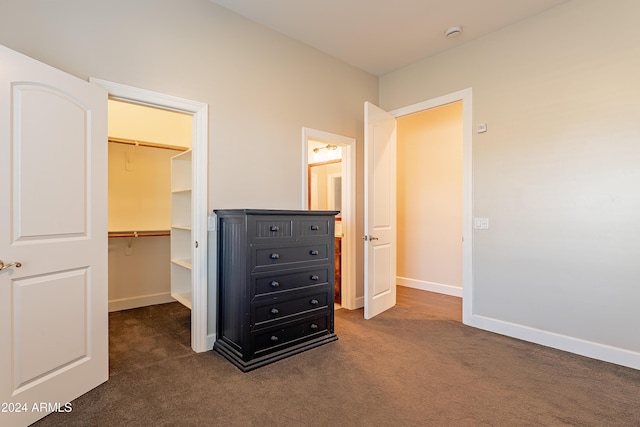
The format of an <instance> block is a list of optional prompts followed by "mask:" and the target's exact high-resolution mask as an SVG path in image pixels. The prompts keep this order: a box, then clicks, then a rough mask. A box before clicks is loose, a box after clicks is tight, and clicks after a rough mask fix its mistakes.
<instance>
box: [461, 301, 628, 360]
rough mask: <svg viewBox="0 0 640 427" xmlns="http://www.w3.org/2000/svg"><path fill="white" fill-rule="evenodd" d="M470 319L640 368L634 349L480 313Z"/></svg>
mask: <svg viewBox="0 0 640 427" xmlns="http://www.w3.org/2000/svg"><path fill="white" fill-rule="evenodd" d="M463 301H464V300H463ZM469 320H470V321H469V323H467V324H468V325H469V326H473V327H475V328H479V329H484V330H485V331H489V332H494V333H496V334H500V335H505V336H508V337H512V338H517V339H520V340H523V341H528V342H532V343H536V344H540V345H544V346H546V347H552V348H556V349H558V350H563V351H568V352H570V353H575V354H579V355H581V356H585V357H590V358H592V359H597V360H602V361H605V362H609V363H615V364H616V365H622V366H627V367H629V368H634V369H640V353H637V352H634V351H630V350H625V349H621V348H618V347H612V346H609V345H605V344H599V343H595V342H592V341H586V340H582V339H580V338H574V337H570V336H567V335H561V334H557V333H554V332H548V331H543V330H540V329H536V328H531V327H529V326H523V325H518V324H515V323H510V322H505V321H503V320H497V319H493V318H490V317H485V316H480V315H478V314H474V315H472V316H471V319H469Z"/></svg>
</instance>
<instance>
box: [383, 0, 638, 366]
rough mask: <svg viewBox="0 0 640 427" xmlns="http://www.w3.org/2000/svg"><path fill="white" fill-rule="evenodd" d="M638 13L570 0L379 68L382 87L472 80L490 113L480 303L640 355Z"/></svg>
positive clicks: (630, 4) (477, 168) (393, 100)
mask: <svg viewBox="0 0 640 427" xmlns="http://www.w3.org/2000/svg"><path fill="white" fill-rule="evenodd" d="M638 16H640V2H638V1H635V0H612V1H607V2H604V1H600V0H581V1H571V2H569V3H566V4H564V5H561V6H559V7H556V8H554V9H552V10H550V11H548V12H545V13H542V14H540V15H537V16H535V17H533V18H531V19H529V20H526V21H523V22H521V23H519V24H516V25H513V26H510V27H508V28H505V29H503V30H501V31H498V32H496V33H493V34H491V35H489V36H486V37H483V38H481V39H479V40H477V41H474V42H469V43H466V44H464V45H461V46H460V47H458V48H456V49H452V50H450V51H448V52H444V53H442V54H439V55H436V56H434V57H432V58H429V59H426V60H424V61H421V62H418V63H416V64H413V65H411V66H409V67H406V68H404V69H402V70H398V71H397V72H393V73H390V74H388V75H386V76H384V77H382V78H381V82H380V97H381V104H382V106H383V107H384V108H386V109H394V108H399V107H403V106H406V105H410V104H413V103H416V102H419V101H423V100H426V99H431V98H434V97H436V96H440V95H443V94H447V93H451V92H454V91H457V90H460V89H463V88H469V87H471V88H473V118H474V119H473V120H474V125H476V124H478V123H486V124H487V125H488V132H486V133H483V134H474V139H473V215H474V216H475V217H486V218H489V220H490V229H489V230H475V233H474V241H473V244H474V247H473V257H474V258H473V260H474V264H473V281H474V285H473V310H474V315H475V316H478V317H479V318H482V319H483V321H485V320H486V321H487V322H489V323H491V322H492V321H493V323H491V325H494V326H495V325H498V326H500V327H502V328H503V329H504V330H507V331H510V333H516V334H517V335H520V336H528V337H542V339H541V340H542V341H544V342H547V343H552V344H553V343H559V342H561V343H563V345H564V344H566V343H569V344H570V345H569V346H566V345H565V347H570V348H571V349H573V350H576V351H585V349H587V350H588V352H590V354H598V355H600V356H602V357H605V358H606V357H608V356H609V355H611V348H616V349H620V350H622V351H621V352H617V353H616V355H617V356H616V357H618V356H619V359H618V360H621V359H624V360H626V361H627V363H629V364H635V366H638V367H640V334H638V333H637V332H636V329H637V328H636V325H640V310H638V301H640V286H639V285H638V283H639V282H638V277H640V267H639V266H640V263H639V262H638V254H640V215H639V214H638V213H639V212H640V114H639V111H640V110H639V109H638V100H640V78H639V77H638V76H640V43H638V40H640V26H638V25H637V22H636V21H637V17H638ZM514 331H516V332H514ZM545 334H547V335H545ZM567 337H568V339H567ZM591 344H596V346H595V347H594V346H593V345H591ZM596 347H597V348H596Z"/></svg>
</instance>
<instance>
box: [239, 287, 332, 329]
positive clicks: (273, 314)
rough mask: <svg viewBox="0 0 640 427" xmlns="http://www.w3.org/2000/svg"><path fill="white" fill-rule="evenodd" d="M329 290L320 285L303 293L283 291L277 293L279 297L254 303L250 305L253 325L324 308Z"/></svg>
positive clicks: (258, 325)
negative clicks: (313, 290) (311, 290)
mask: <svg viewBox="0 0 640 427" xmlns="http://www.w3.org/2000/svg"><path fill="white" fill-rule="evenodd" d="M329 290H330V289H329V288H328V287H327V286H320V287H319V289H318V288H315V292H305V293H304V295H300V294H301V292H297V291H291V292H284V293H282V294H279V297H276V298H271V299H269V300H268V301H264V302H260V303H254V304H252V307H251V308H252V316H251V318H252V319H253V320H254V321H255V323H254V325H253V326H254V327H255V328H258V327H263V326H265V324H268V323H269V322H273V321H278V320H282V319H286V318H287V317H291V316H295V315H301V314H309V312H311V311H318V310H323V309H326V308H327V307H328V301H329V297H330V295H329ZM291 296H293V297H294V298H291Z"/></svg>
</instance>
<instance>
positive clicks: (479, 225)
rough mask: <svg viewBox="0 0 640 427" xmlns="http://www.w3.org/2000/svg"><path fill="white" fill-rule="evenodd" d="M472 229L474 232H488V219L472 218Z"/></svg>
mask: <svg viewBox="0 0 640 427" xmlns="http://www.w3.org/2000/svg"><path fill="white" fill-rule="evenodd" d="M473 228H475V229H476V230H488V229H489V218H474V219H473Z"/></svg>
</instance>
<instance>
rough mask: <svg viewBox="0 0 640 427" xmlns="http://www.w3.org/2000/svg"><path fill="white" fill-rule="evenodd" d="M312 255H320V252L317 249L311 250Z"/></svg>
mask: <svg viewBox="0 0 640 427" xmlns="http://www.w3.org/2000/svg"><path fill="white" fill-rule="evenodd" d="M309 253H310V254H311V255H318V254H319V253H320V252H318V251H316V250H315V249H314V250H312V251H310V252H309Z"/></svg>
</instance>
